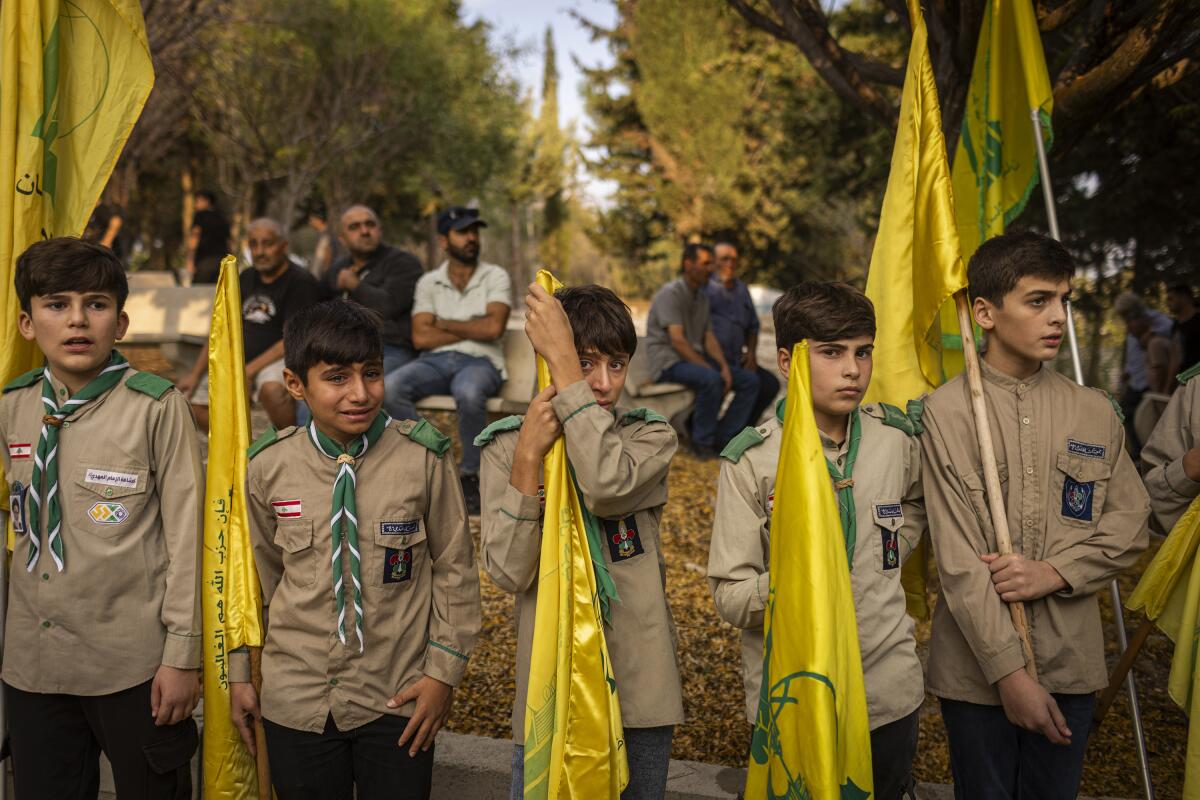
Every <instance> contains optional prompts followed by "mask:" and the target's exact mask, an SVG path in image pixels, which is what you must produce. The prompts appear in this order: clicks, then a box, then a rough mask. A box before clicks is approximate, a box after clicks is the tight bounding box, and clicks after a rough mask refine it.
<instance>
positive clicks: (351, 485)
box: [230, 300, 480, 800]
mask: <svg viewBox="0 0 1200 800" xmlns="http://www.w3.org/2000/svg"><path fill="white" fill-rule="evenodd" d="M284 360H285V363H286V371H285V373H284V375H285V378H286V380H287V387H288V391H290V392H291V393H292V396H293V397H295V398H296V399H297V400H304V401H305V402H306V403H308V407H309V408H310V409H311V411H312V417H313V418H312V422H311V423H309V425H307V426H306V427H303V428H295V427H291V428H285V429H283V430H281V431H279V432H278V433H276V432H274V431H269V432H268V433H267V434H265V435H264V436H263V437H261V438H260V439H259V440H258V441H257V442H255V444H254V446H253V447H251V449H250V464H249V467H248V470H247V478H246V482H247V486H248V495H249V501H248V505H249V511H250V535H251V540H252V542H253V547H254V559H255V563H256V564H257V565H258V577H259V581H260V582H261V583H262V590H263V602H264V606H266V607H267V608H268V610H267V612H266V615H267V617H268V626H267V639H266V644H265V646H264V648H263V659H262V707H261V712H260V710H259V704H258V697H257V696H256V693H255V691H254V686H253V684H251V683H250V682H249V681H250V669H249V656H248V654H246V653H244V652H243V653H237V652H235V653H233V654H232V655H233V658H232V659H231V663H230V675H231V681H233V685H232V689H231V702H232V714H233V718H234V721H235V723H236V724H237V725H238V727H239V729H240V731H241V734H242V738H243V740H244V741H245V742H246V746H247V747H248V748H250V750H251V751H252V752H253V750H254V736H253V728H252V720H253V719H254V718H259V717H261V719H262V721H263V726H264V728H265V729H266V740H267V754H268V757H269V759H270V763H271V779H272V781H273V782H274V785H275V792H276V794H277V795H278V796H279V797H280V798H281V800H291V799H292V798H295V799H296V800H308V798H340V797H350V796H351V793H352V792H354V791H355V790H356V791H357V797H358V798H360V800H372V798H384V797H386V798H427V797H429V793H430V786H431V780H432V770H433V742H434V736H435V735H436V734H437V732H438V730H439V729H440V728H441V727H442V725H443V724H444V723H445V722H446V719H447V717H448V716H449V714H450V704H451V695H452V692H453V687H455V686H457V685H458V683H459V681H460V680H461V679H462V675H463V672H464V670H465V669H466V666H467V656H468V655H469V654H470V652H471V648H472V647H473V645H474V643H475V638H476V636H477V634H478V633H479V625H480V606H479V573H478V570H477V569H476V567H475V559H474V550H473V547H472V543H471V534H470V531H469V529H468V528H467V515H466V510H465V508H464V506H463V496H462V490H461V489H460V488H459V483H458V478H457V476H456V474H455V469H454V460H453V458H452V457H450V456H449V455H448V454H449V450H450V440H449V439H447V438H446V437H445V436H443V435H442V434H441V433H439V432H438V431H437V430H436V429H435V428H433V427H432V426H431V425H430V424H429V423H427V422H424V421H420V422H414V421H412V420H405V421H403V422H397V421H395V420H393V419H391V418H390V417H388V416H387V414H385V413H384V412H383V411H381V407H382V405H383V343H382V339H381V337H380V327H379V322H378V318H377V317H376V316H375V315H374V314H373V313H372V312H370V311H368V310H366V309H364V308H363V307H362V306H359V305H357V304H355V303H352V302H349V301H345V300H334V301H329V302H326V303H320V304H317V305H315V306H310V307H309V308H306V309H304V310H302V311H300V312H298V313H297V314H296V316H295V317H293V318H292V319H291V320H289V321H288V324H287V328H286V330H285V331H284Z"/></svg>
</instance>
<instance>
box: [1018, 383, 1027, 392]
mask: <svg viewBox="0 0 1200 800" xmlns="http://www.w3.org/2000/svg"><path fill="white" fill-rule="evenodd" d="M1017 389H1019V390H1020V391H1022V392H1023V391H1025V384H1023V383H1018V384H1017Z"/></svg>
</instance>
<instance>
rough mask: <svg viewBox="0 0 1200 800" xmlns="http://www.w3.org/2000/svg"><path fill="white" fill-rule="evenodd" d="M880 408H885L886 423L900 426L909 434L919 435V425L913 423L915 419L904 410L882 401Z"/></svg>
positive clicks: (893, 426)
mask: <svg viewBox="0 0 1200 800" xmlns="http://www.w3.org/2000/svg"><path fill="white" fill-rule="evenodd" d="M879 408H880V409H882V410H883V424H884V425H887V426H889V427H892V428H898V429H899V430H902V431H904V432H905V433H906V434H908V435H909V436H916V435H917V433H918V431H917V426H916V425H914V424H913V421H912V420H911V419H909V418H908V415H907V414H905V413H904V412H903V411H901V410H900V409H898V408H896V407H895V406H893V405H890V404H888V403H880V404H879Z"/></svg>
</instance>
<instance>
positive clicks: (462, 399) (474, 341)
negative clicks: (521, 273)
mask: <svg viewBox="0 0 1200 800" xmlns="http://www.w3.org/2000/svg"><path fill="white" fill-rule="evenodd" d="M485 227H487V223H486V222H484V221H483V220H482V219H480V217H479V211H478V210H477V209H474V208H464V207H462V206H452V207H450V208H448V209H446V210H445V211H443V212H442V213H441V214H440V215H438V220H437V229H438V241H439V242H440V243H441V245H442V250H444V251H445V252H446V260H445V261H443V262H442V264H441V266H439V267H438V268H437V269H435V270H433V271H432V272H427V273H425V274H424V275H423V276H421V279H420V280H419V281H417V290H416V296H415V298H414V300H413V309H412V340H413V346H414V347H416V348H417V349H418V350H420V351H422V352H421V355H420V357H419V358H417V359H416V360H415V361H412V362H410V363H408V364H406V365H405V366H403V367H401V368H400V369H398V370H396V371H395V372H392V373H390V374H389V375H388V376H387V380H386V384H385V386H384V394H385V400H384V408H386V409H387V411H388V413H389V414H391V415H392V416H393V417H395V418H396V419H416V417H417V412H416V408H415V404H416V403H417V402H418V401H419V400H420V399H421V398H423V397H428V396H429V395H431V394H452V395H454V404H455V407H456V408H457V409H458V434H459V439H460V441H461V442H462V463H461V464H460V465H459V480H460V481H461V482H462V488H463V496H464V497H465V498H466V501H467V512H468V513H470V514H478V513H479V447H478V446H477V445H476V444H475V437H476V436H478V435H479V434H480V432H482V431H483V428H484V426H485V425H487V401H488V398H489V397H495V396H496V395H497V394H499V392H500V387H501V386H502V385H503V384H504V380H505V378H506V377H507V373H506V372H505V369H504V347H503V346H502V345H501V342H500V340H501V338H502V337H503V336H504V328H505V326H506V325H507V324H508V314H509V311H510V310H511V303H512V283H511V281H510V280H509V277H508V273H507V272H505V271H504V268H503V267H498V266H496V265H495V264H488V263H486V262H481V261H480V260H479V251H480V245H479V230H480V228H485Z"/></svg>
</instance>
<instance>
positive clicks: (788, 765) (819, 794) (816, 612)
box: [745, 340, 873, 800]
mask: <svg viewBox="0 0 1200 800" xmlns="http://www.w3.org/2000/svg"><path fill="white" fill-rule="evenodd" d="M787 394H788V396H787V416H786V418H785V420H784V423H783V439H782V440H781V441H782V444H781V448H780V451H779V467H778V472H777V474H776V479H775V511H774V513H773V514H772V516H771V588H770V591H769V594H768V596H767V609H766V614H765V623H764V624H765V629H764V630H765V636H766V639H765V644H764V646H763V678H762V689H761V693H760V695H759V701H758V719H757V721H756V722H755V724H754V738H753V740H752V743H751V745H750V770H749V773H748V774H747V776H746V792H745V795H746V797H748V798H750V797H752V798H813V800H866V798H868V797H870V796H871V795H872V791H873V790H872V778H871V730H870V723H869V722H868V720H867V695H866V690H865V689H864V687H863V672H862V656H861V655H860V653H859V649H858V621H857V618H856V617H855V611H854V595H853V593H852V591H851V588H850V564H849V562H848V561H847V558H846V540H845V535H844V533H843V531H842V523H841V521H840V519H839V517H838V509H837V500H836V499H835V498H834V493H833V486H832V484H831V483H830V480H829V469H828V467H827V466H826V462H825V455H824V453H823V452H822V450H821V440H820V437H819V435H818V433H817V423H816V421H815V420H814V418H813V412H812V385H811V378H810V376H809V361H808V341H807V340H805V341H803V342H801V343H800V344H798V345H796V348H795V351H794V352H793V353H792V368H791V370H790V375H789V376H788V392H787Z"/></svg>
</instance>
